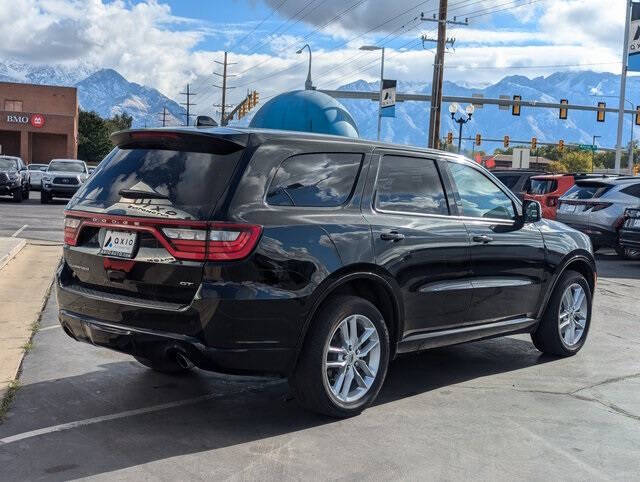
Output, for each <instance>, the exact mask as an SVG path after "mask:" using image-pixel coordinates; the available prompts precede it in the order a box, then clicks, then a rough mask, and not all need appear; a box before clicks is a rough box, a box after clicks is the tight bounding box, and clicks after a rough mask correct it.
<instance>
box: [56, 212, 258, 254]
mask: <svg viewBox="0 0 640 482" xmlns="http://www.w3.org/2000/svg"><path fill="white" fill-rule="evenodd" d="M85 226H93V227H98V228H106V229H112V230H115V231H138V232H139V231H142V232H147V233H150V234H151V235H153V236H154V237H155V238H156V239H157V240H158V241H159V242H160V244H162V245H163V246H164V248H165V249H166V250H167V251H168V252H169V253H170V254H171V256H173V257H174V258H176V259H180V260H191V261H206V260H208V261H233V260H240V259H243V258H246V257H247V256H249V254H251V251H253V249H254V248H255V247H256V245H257V244H258V240H259V239H260V235H261V234H262V226H257V225H254V224H244V223H226V222H211V223H208V222H206V221H189V220H184V221H182V220H156V219H152V218H137V217H136V218H133V217H127V216H111V215H104V216H98V215H95V214H89V213H83V212H79V211H67V213H66V217H65V221H64V241H65V243H66V244H68V245H70V246H76V244H77V242H78V236H79V234H80V231H81V230H82V229H84V227H85Z"/></svg>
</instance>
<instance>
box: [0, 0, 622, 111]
mask: <svg viewBox="0 0 640 482" xmlns="http://www.w3.org/2000/svg"><path fill="white" fill-rule="evenodd" d="M264 1H266V2H267V3H270V4H272V5H277V4H279V3H280V1H281V0H277V1H276V0H264ZM355 3H356V0H328V1H326V2H322V3H321V0H314V2H313V3H311V4H309V8H308V10H307V11H306V12H307V13H308V14H309V15H308V16H307V17H305V18H304V19H303V20H302V22H301V23H299V24H298V28H296V30H295V32H294V31H293V30H291V31H285V29H286V27H285V28H282V29H281V30H280V31H279V32H276V33H275V35H273V36H272V37H270V38H267V39H265V38H264V34H265V33H268V31H267V32H263V33H261V35H262V37H260V36H258V37H257V39H256V41H260V42H262V41H264V42H265V43H266V44H267V45H268V49H269V51H270V52H271V53H252V54H247V53H246V52H247V50H244V51H243V50H239V49H240V47H237V46H235V45H234V40H235V39H238V38H239V37H241V36H243V35H244V34H245V33H247V32H248V31H249V30H250V29H251V28H253V27H254V26H255V23H251V22H247V23H246V24H224V23H220V24H212V23H210V22H207V21H204V20H200V19H185V18H181V17H176V16H174V15H173V13H172V12H171V10H170V8H169V7H168V6H167V4H166V3H164V2H163V0H148V1H147V2H145V3H138V4H135V5H132V4H131V3H130V2H128V1H124V0H114V1H109V2H107V1H106V0H19V1H16V0H0V29H2V30H3V31H5V32H20V35H5V36H4V37H3V42H2V43H1V44H0V57H1V58H13V59H16V60H19V61H25V62H34V63H65V64H67V65H69V64H71V65H73V64H74V63H82V64H90V65H95V66H96V67H105V68H113V69H116V70H117V71H119V72H120V73H121V74H122V75H124V76H125V77H126V78H127V79H128V80H131V81H135V82H138V83H140V84H145V85H150V86H153V87H156V88H158V89H159V90H160V91H162V92H163V93H165V94H166V95H168V96H170V97H173V98H177V97H178V95H177V93H178V92H180V91H181V90H182V88H183V87H184V85H185V84H186V83H187V82H192V84H193V90H194V91H196V92H197V93H198V96H196V97H195V99H194V102H196V103H197V104H198V106H197V107H196V111H201V112H211V105H212V104H213V103H215V102H219V98H220V95H219V90H217V89H215V88H214V87H213V83H214V82H216V83H217V81H218V79H214V78H213V75H212V72H213V70H214V68H215V66H214V64H213V63H212V61H213V60H214V59H221V58H222V55H223V52H222V50H223V49H225V48H231V52H230V55H229V61H230V62H236V65H233V66H232V68H231V71H232V72H233V73H235V74H238V77H235V78H233V79H232V80H231V82H230V83H231V85H236V86H237V88H236V89H233V90H230V91H229V99H228V102H234V101H237V100H238V99H239V98H241V97H244V95H245V93H246V90H247V89H257V90H259V91H260V93H261V97H262V98H263V99H264V98H265V97H267V96H270V95H273V94H275V93H277V92H281V91H284V90H289V89H293V88H302V87H303V85H304V80H305V77H306V66H307V64H306V59H307V56H306V55H304V56H298V55H296V54H295V50H296V49H297V48H299V47H300V46H301V44H303V43H305V42H307V41H308V42H309V43H311V45H312V48H313V79H314V83H315V84H316V85H317V86H318V87H319V88H336V87H338V86H339V85H341V84H345V83H348V82H352V81H354V80H358V79H360V78H363V79H365V80H376V79H377V78H378V76H379V52H369V53H366V52H360V51H358V50H357V48H358V47H359V46H360V45H362V44H365V43H374V42H376V40H378V41H380V39H381V37H383V36H384V35H387V34H388V33H389V32H396V31H398V29H399V28H400V27H401V26H402V25H408V26H410V28H411V29H413V30H412V31H411V32H410V33H406V32H405V33H403V35H402V36H400V37H399V38H397V39H396V40H395V41H394V42H393V45H401V44H402V43H407V42H411V41H412V40H413V39H416V41H415V42H414V44H413V47H414V49H413V50H409V51H407V52H404V53H400V52H398V51H397V50H396V49H392V48H388V49H387V60H386V64H385V70H386V76H388V77H390V78H397V79H401V80H407V81H410V80H415V81H429V80H430V79H431V74H432V64H433V53H432V52H429V51H425V50H422V49H421V48H419V46H418V42H417V37H418V35H419V31H420V28H424V30H429V29H430V28H431V27H432V26H433V25H431V23H430V22H419V21H413V22H410V21H411V20H412V19H413V18H415V16H416V15H417V14H418V13H419V12H420V10H423V11H425V13H426V14H427V15H430V14H431V13H433V10H434V9H433V7H434V6H435V5H436V3H437V2H435V1H434V0H431V1H429V2H426V3H425V4H424V5H423V6H420V7H418V8H415V9H410V7H413V6H415V5H417V4H418V3H419V0H394V1H393V2H386V1H382V0H369V1H368V2H364V3H363V4H362V5H360V6H359V7H357V8H354V9H353V10H352V11H350V12H349V13H348V14H347V15H345V16H344V18H341V19H339V20H337V21H336V22H333V23H331V25H330V26H328V27H327V28H325V29H323V30H322V31H321V32H318V33H317V34H315V35H313V36H311V37H310V38H308V39H304V38H303V37H304V36H305V35H306V34H307V33H308V32H311V31H312V30H314V29H315V28H317V27H319V26H322V25H324V24H325V23H326V22H328V21H329V20H331V19H332V18H334V17H335V16H336V14H337V13H339V12H341V11H344V10H345V9H346V8H348V7H349V6H351V5H353V4H355ZM502 3H504V2H502ZM305 4H307V1H306V0H305V1H304V2H302V1H295V2H294V1H289V2H286V3H285V4H284V6H283V9H282V10H283V11H284V13H285V14H286V15H289V16H290V17H293V16H294V14H295V11H296V10H300V8H302V6H303V5H305ZM320 5H321V6H320ZM451 5H452V8H451V14H452V15H454V14H455V15H460V16H462V17H463V16H464V15H465V14H469V13H472V12H474V11H475V12H482V11H484V10H483V9H487V8H489V7H492V6H495V5H496V2H490V1H476V0H472V1H471V2H464V4H462V3H461V2H459V1H452V2H451ZM455 5H458V7H457V8H455ZM460 5H466V8H462V7H461V6H460ZM285 7H286V8H285ZM314 7H317V8H314ZM404 10H410V11H409V12H407V13H406V14H403V15H400V16H399V17H398V18H397V19H396V20H394V21H393V22H390V23H388V24H386V25H385V26H384V27H381V28H380V29H379V30H380V32H378V33H376V34H375V35H374V33H373V32H372V33H368V34H365V35H362V34H363V33H364V32H366V31H367V30H369V29H372V28H374V27H375V26H377V25H379V24H380V23H382V22H383V21H384V20H385V19H388V18H392V17H394V16H396V15H398V14H399V13H401V12H403V11H404ZM303 14H304V12H303ZM299 17H301V15H299V16H298V17H296V19H297V18H299ZM623 19H624V0H610V1H608V2H606V3H605V2H603V1H602V0H545V1H543V2H539V3H537V4H536V6H535V8H534V6H530V7H527V6H525V7H522V8H521V9H517V10H513V17H512V21H511V22H510V25H509V26H508V28H507V27H505V26H504V25H501V26H498V27H495V26H493V24H492V19H491V16H489V15H488V16H483V17H478V18H476V19H471V25H470V26H469V27H458V28H451V29H450V31H449V34H450V35H453V36H455V37H457V46H456V47H457V48H456V50H455V52H453V53H449V54H447V56H446V65H447V70H446V74H445V75H446V79H448V80H457V81H465V82H471V83H477V84H480V83H484V82H495V81H497V80H499V79H500V78H502V77H503V76H504V75H509V74H513V73H518V74H524V75H527V76H534V75H540V74H549V73H551V72H553V71H555V70H559V69H560V70H562V69H563V68H553V67H549V68H545V67H536V66H546V65H575V64H582V65H583V66H584V67H583V68H590V69H593V70H606V71H612V72H618V71H619V64H617V63H616V62H618V61H619V58H620V50H621V42H622V30H623ZM223 20H224V19H220V21H223ZM303 23H307V25H311V27H308V30H307V32H306V33H303V34H302V35H301V34H300V31H299V27H301V26H302V24H303ZM277 25H279V24H278V23H276V24H275V26H277ZM398 33H400V32H399V31H398ZM356 36H360V37H358V38H357V39H353V40H352V41H350V42H347V44H346V45H344V46H341V47H339V48H337V49H335V50H331V49H328V48H327V45H328V44H329V42H328V41H329V40H330V39H341V41H340V42H337V43H338V44H341V43H343V41H344V40H349V39H352V38H353V37H356ZM207 38H209V39H214V40H216V41H218V42H219V45H220V47H219V51H205V50H203V49H202V48H201V46H200V45H201V42H202V41H203V40H205V39H207ZM333 43H335V42H333ZM294 44H295V45H294ZM590 64H598V65H590ZM514 66H515V67H516V68H513V67H514ZM532 67H535V68H532Z"/></svg>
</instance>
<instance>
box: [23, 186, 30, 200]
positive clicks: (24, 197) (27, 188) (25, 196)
mask: <svg viewBox="0 0 640 482" xmlns="http://www.w3.org/2000/svg"><path fill="white" fill-rule="evenodd" d="M29 194H30V193H29V186H27V187H26V188H25V190H24V194H23V195H22V198H23V199H27V200H28V199H29Z"/></svg>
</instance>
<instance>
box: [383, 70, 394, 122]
mask: <svg viewBox="0 0 640 482" xmlns="http://www.w3.org/2000/svg"><path fill="white" fill-rule="evenodd" d="M396 83H397V81H395V80H388V79H384V80H383V81H382V92H380V94H381V95H382V99H381V100H380V117H395V116H396Z"/></svg>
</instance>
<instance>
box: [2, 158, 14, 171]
mask: <svg viewBox="0 0 640 482" xmlns="http://www.w3.org/2000/svg"><path fill="white" fill-rule="evenodd" d="M0 169H5V170H7V169H17V162H16V161H15V159H7V158H6V157H0Z"/></svg>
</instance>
